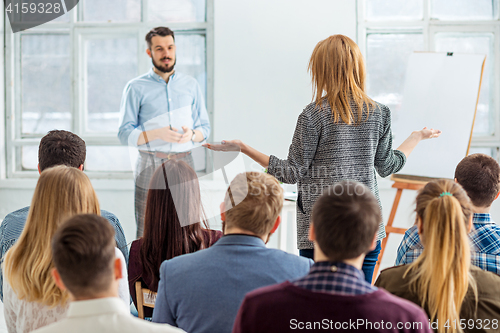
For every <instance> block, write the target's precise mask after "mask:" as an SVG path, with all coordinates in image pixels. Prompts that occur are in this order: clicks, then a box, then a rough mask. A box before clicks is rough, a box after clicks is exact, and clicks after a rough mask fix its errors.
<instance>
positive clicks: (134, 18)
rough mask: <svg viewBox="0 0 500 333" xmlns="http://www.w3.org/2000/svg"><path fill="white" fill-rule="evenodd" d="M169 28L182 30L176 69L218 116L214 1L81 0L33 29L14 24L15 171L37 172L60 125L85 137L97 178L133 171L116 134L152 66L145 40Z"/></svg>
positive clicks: (11, 167)
mask: <svg viewBox="0 0 500 333" xmlns="http://www.w3.org/2000/svg"><path fill="white" fill-rule="evenodd" d="M160 25H163V26H168V27H169V28H171V29H172V30H174V31H175V33H176V35H175V37H176V44H177V65H176V69H177V70H179V71H182V72H184V73H186V74H189V75H191V76H193V77H194V78H195V79H197V80H198V82H199V84H200V86H201V87H202V90H203V91H204V92H205V96H206V98H205V100H206V103H207V109H208V113H209V116H210V117H212V95H213V93H212V90H213V87H212V85H211V84H209V83H208V82H212V77H213V56H212V54H213V51H212V48H213V0H169V1H164V0H107V1H102V0H80V2H79V4H78V6H77V7H76V8H74V9H73V10H72V11H70V12H68V13H67V14H65V15H63V16H61V17H59V18H57V19H56V20H54V21H52V22H49V23H46V24H44V25H41V26H38V27H35V28H32V29H29V30H26V31H23V32H19V33H16V34H13V33H12V32H11V31H10V27H9V26H8V24H7V25H6V27H7V32H6V33H5V44H6V48H5V50H6V51H5V59H6V64H7V65H6V72H5V87H6V92H7V94H6V96H7V98H6V108H5V110H6V115H7V117H6V119H7V126H6V128H7V142H6V143H7V145H6V146H7V177H32V176H33V175H36V166H37V152H38V144H39V141H40V138H41V137H42V136H44V135H45V134H46V133H47V131H50V130H52V129H65V130H69V131H72V132H73V133H76V134H77V135H79V136H80V137H81V138H83V139H84V140H85V142H86V143H87V160H86V164H85V169H86V171H87V172H88V174H89V175H91V176H92V177H95V178H128V177H130V172H131V170H132V163H131V155H130V154H129V148H128V147H125V146H121V145H120V143H119V141H118V138H117V137H116V135H117V132H118V126H119V110H120V101H121V97H122V92H123V89H124V87H125V85H126V83H127V82H128V81H129V80H131V79H133V78H135V77H137V76H139V75H141V74H143V73H146V72H147V71H148V70H149V69H150V68H151V60H150V58H149V57H148V56H147V55H146V53H145V50H146V43H145V41H144V37H145V35H146V33H147V32H148V31H149V30H150V29H151V28H153V27H155V26H160ZM195 159H196V157H195ZM197 165H198V166H199V165H201V166H202V167H201V169H203V168H204V165H205V163H204V157H201V164H200V162H198V163H197Z"/></svg>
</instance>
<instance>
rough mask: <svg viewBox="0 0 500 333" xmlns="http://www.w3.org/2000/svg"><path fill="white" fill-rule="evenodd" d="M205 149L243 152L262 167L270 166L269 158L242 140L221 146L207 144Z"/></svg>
mask: <svg viewBox="0 0 500 333" xmlns="http://www.w3.org/2000/svg"><path fill="white" fill-rule="evenodd" d="M203 147H206V148H208V149H211V150H214V151H241V152H242V153H243V154H245V155H247V156H248V157H250V158H251V159H252V160H254V161H255V162H257V163H259V164H260V165H261V166H262V167H264V168H267V167H268V166H269V156H268V155H266V154H264V153H261V152H260V151H258V150H257V149H255V148H252V147H250V146H249V145H247V144H245V143H243V142H242V141H241V140H223V141H222V142H221V144H220V145H218V144H213V143H205V144H203Z"/></svg>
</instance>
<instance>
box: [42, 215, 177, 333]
mask: <svg viewBox="0 0 500 333" xmlns="http://www.w3.org/2000/svg"><path fill="white" fill-rule="evenodd" d="M113 237H114V230H113V228H112V227H111V226H110V225H109V223H108V222H107V221H106V219H104V218H102V217H100V216H97V215H93V214H81V215H76V216H74V217H72V218H70V219H69V220H68V221H67V222H65V223H64V224H63V225H62V226H61V227H60V228H59V229H58V230H57V232H56V233H55V235H54V237H53V239H52V253H53V260H54V266H55V267H54V268H53V269H52V272H51V273H52V276H53V278H54V282H55V284H56V285H57V286H58V287H59V288H60V289H61V290H62V291H63V292H65V293H67V294H69V296H70V299H71V300H72V302H71V303H70V304H69V309H68V315H67V317H66V318H64V319H62V320H60V321H58V322H57V323H54V324H52V325H49V326H46V327H43V328H41V329H39V330H37V331H36V332H40V333H41V332H51V333H54V332H64V333H67V332H73V333H78V332H81V333H84V332H85V333H87V332H94V333H96V332H122V333H138V332H164V333H168V332H171V333H174V332H179V333H180V332H183V331H182V330H180V329H178V328H174V327H171V326H169V325H158V324H153V323H149V322H147V321H144V320H140V319H138V318H134V317H133V316H132V315H131V314H130V311H129V309H128V307H127V306H125V305H124V304H123V302H121V301H120V299H119V298H118V280H119V279H121V277H122V267H121V265H122V262H121V261H120V260H119V259H117V258H116V257H115V242H114V239H113Z"/></svg>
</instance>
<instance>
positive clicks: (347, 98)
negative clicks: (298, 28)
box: [308, 35, 377, 125]
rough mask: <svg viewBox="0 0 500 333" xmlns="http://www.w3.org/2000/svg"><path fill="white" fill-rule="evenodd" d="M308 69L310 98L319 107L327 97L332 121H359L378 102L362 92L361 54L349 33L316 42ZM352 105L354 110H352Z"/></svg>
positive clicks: (349, 122)
mask: <svg viewBox="0 0 500 333" xmlns="http://www.w3.org/2000/svg"><path fill="white" fill-rule="evenodd" d="M308 70H309V72H310V73H311V77H312V84H313V101H315V102H316V105H317V106H318V107H319V108H321V109H323V103H324V102H325V101H326V102H327V103H328V104H329V105H330V108H331V110H332V116H333V119H334V122H336V123H337V122H339V121H340V119H341V120H342V121H343V122H344V123H346V124H348V125H351V124H360V123H362V122H363V120H366V119H367V118H368V115H369V114H370V111H371V109H373V108H375V107H376V106H377V105H376V103H375V102H374V101H373V100H372V99H371V98H370V97H368V95H367V94H366V93H365V81H366V70H365V64H364V61H363V56H362V55H361V51H360V50H359V47H358V45H356V43H354V41H353V40H352V39H350V38H349V37H347V36H344V35H333V36H330V37H328V38H326V39H324V40H322V41H321V42H319V43H318V44H317V45H316V47H315V48H314V51H313V53H312V55H311V59H310V60H309V67H308ZM353 105H354V106H356V108H357V111H356V112H353V108H352V106H353ZM365 112H366V117H365V119H363V113H365ZM355 113H356V114H357V115H355Z"/></svg>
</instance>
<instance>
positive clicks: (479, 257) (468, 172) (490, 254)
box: [396, 154, 500, 275]
mask: <svg viewBox="0 0 500 333" xmlns="http://www.w3.org/2000/svg"><path fill="white" fill-rule="evenodd" d="M455 182H457V183H458V184H460V185H461V186H462V187H463V188H464V190H465V192H467V195H468V196H469V198H470V200H471V203H472V211H473V212H474V216H473V218H472V229H471V231H470V232H469V239H470V240H471V244H472V246H471V250H472V252H471V263H472V264H473V265H474V266H477V267H479V268H481V269H483V270H485V271H490V272H493V273H495V274H499V275H500V226H498V225H497V224H496V223H495V222H493V220H492V219H491V215H490V209H491V204H492V203H493V201H495V199H496V198H498V195H499V194H500V165H499V164H498V162H497V161H496V160H495V159H494V158H492V157H490V156H488V155H485V154H472V155H469V156H467V157H465V158H463V159H462V161H460V163H458V165H457V167H456V169H455ZM423 250H424V246H423V245H422V242H421V241H420V237H419V236H418V228H417V226H413V227H411V228H410V229H408V230H407V231H406V232H405V235H404V237H403V240H402V241H401V244H400V245H399V248H398V254H397V258H396V266H397V265H406V264H411V263H412V262H414V261H415V260H417V258H418V257H419V256H420V254H422V251H423Z"/></svg>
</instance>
